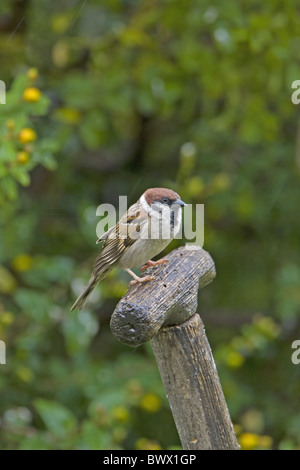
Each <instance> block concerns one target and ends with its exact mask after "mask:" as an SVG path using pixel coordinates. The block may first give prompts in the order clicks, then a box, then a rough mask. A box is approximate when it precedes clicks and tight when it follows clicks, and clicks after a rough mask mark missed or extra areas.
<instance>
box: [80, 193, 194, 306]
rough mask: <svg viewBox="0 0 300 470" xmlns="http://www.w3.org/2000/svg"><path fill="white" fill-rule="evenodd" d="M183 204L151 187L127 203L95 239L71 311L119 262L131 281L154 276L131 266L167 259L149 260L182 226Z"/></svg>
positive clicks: (151, 263) (175, 194)
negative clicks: (90, 264)
mask: <svg viewBox="0 0 300 470" xmlns="http://www.w3.org/2000/svg"><path fill="white" fill-rule="evenodd" d="M185 205H186V204H185V203H184V202H183V201H182V200H181V199H180V196H179V195H178V194H177V193H175V192H174V191H172V190H171V189H166V188H150V189H147V191H145V192H144V194H142V196H141V197H140V199H139V200H138V201H137V202H136V203H135V204H133V205H132V206H130V207H129V209H128V211H127V212H126V213H125V214H124V215H123V216H122V217H121V219H120V220H119V222H118V223H117V225H115V226H114V227H111V228H110V229H109V230H108V231H107V232H106V233H104V234H103V235H102V236H101V237H100V238H99V240H98V241H97V243H100V242H104V244H103V246H102V250H101V252H100V254H99V256H98V257H97V259H96V262H95V265H94V269H93V272H92V275H91V278H90V280H89V282H88V284H87V286H86V287H85V289H84V291H83V292H82V293H81V294H80V296H79V297H78V299H77V300H76V302H75V303H74V305H73V306H72V308H71V311H72V310H74V309H75V308H76V307H77V308H78V310H81V309H82V308H83V306H84V304H85V301H86V300H87V297H88V296H89V295H90V294H91V293H92V291H93V289H94V288H95V286H96V285H97V284H98V282H99V281H101V280H102V279H104V278H105V277H106V276H107V274H108V273H109V271H110V270H111V269H112V268H113V267H115V266H118V267H120V268H123V269H125V271H127V272H128V273H129V274H130V275H131V276H132V277H133V278H134V280H133V281H131V284H135V283H138V282H146V281H150V280H152V279H154V276H150V275H147V276H144V277H139V276H137V275H136V274H135V273H134V272H133V271H131V269H130V268H133V267H138V266H141V265H143V264H144V263H146V265H145V266H143V267H142V268H141V270H144V269H147V268H148V267H150V266H157V265H159V264H162V263H165V262H167V260H164V259H161V260H158V261H151V258H153V257H154V256H156V255H157V254H158V253H160V252H161V251H162V250H163V249H164V248H165V247H166V246H167V245H168V244H169V243H170V242H171V240H172V239H173V238H174V237H175V236H176V234H177V233H178V232H179V230H180V226H181V207H182V206H185Z"/></svg>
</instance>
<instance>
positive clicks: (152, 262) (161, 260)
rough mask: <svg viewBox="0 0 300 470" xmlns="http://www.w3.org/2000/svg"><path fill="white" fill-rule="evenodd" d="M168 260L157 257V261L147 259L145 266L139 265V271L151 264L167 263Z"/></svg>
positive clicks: (149, 266)
mask: <svg viewBox="0 0 300 470" xmlns="http://www.w3.org/2000/svg"><path fill="white" fill-rule="evenodd" d="M168 262H169V260H168V259H164V258H162V259H159V260H158V261H151V260H149V261H147V264H145V266H142V267H141V271H145V269H148V268H151V267H152V266H159V265H160V264H164V263H168Z"/></svg>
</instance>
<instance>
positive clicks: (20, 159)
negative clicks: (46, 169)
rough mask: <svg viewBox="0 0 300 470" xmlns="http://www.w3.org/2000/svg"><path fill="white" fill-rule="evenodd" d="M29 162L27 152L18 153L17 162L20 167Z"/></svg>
mask: <svg viewBox="0 0 300 470" xmlns="http://www.w3.org/2000/svg"><path fill="white" fill-rule="evenodd" d="M28 161H29V153H28V152H24V151H21V152H18V153H17V162H18V163H21V165H25V163H27V162H28Z"/></svg>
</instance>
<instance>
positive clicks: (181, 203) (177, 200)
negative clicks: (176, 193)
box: [173, 198, 187, 207]
mask: <svg viewBox="0 0 300 470" xmlns="http://www.w3.org/2000/svg"><path fill="white" fill-rule="evenodd" d="M173 204H179V205H180V206H181V207H183V206H187V204H186V203H185V202H183V201H182V200H181V199H179V198H178V199H176V201H175V202H174V203H173Z"/></svg>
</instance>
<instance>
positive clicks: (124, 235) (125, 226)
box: [93, 202, 143, 275]
mask: <svg viewBox="0 0 300 470" xmlns="http://www.w3.org/2000/svg"><path fill="white" fill-rule="evenodd" d="M142 219H143V217H142V214H141V208H140V204H139V202H137V203H135V204H133V205H132V206H131V207H130V208H129V209H128V211H127V212H126V214H124V215H123V217H121V219H120V220H119V222H118V223H117V225H116V226H115V227H112V228H111V229H109V231H108V232H106V234H105V235H107V236H106V238H105V239H104V245H103V247H102V250H101V252H100V254H99V256H98V257H97V259H96V262H95V265H94V270H93V273H94V274H97V275H98V274H100V273H101V272H103V271H106V270H107V269H108V268H109V267H111V266H112V265H114V264H115V263H116V262H117V261H118V260H119V259H120V258H121V256H122V254H123V253H124V251H125V250H126V248H128V247H129V246H131V245H133V243H134V242H135V241H136V237H135V238H134V237H131V236H130V233H131V234H132V233H133V232H132V230H134V232H135V231H136V230H137V229H138V227H137V225H138V224H139V222H140V221H142ZM141 223H142V222H141ZM131 224H132V225H131ZM101 238H102V237H101Z"/></svg>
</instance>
